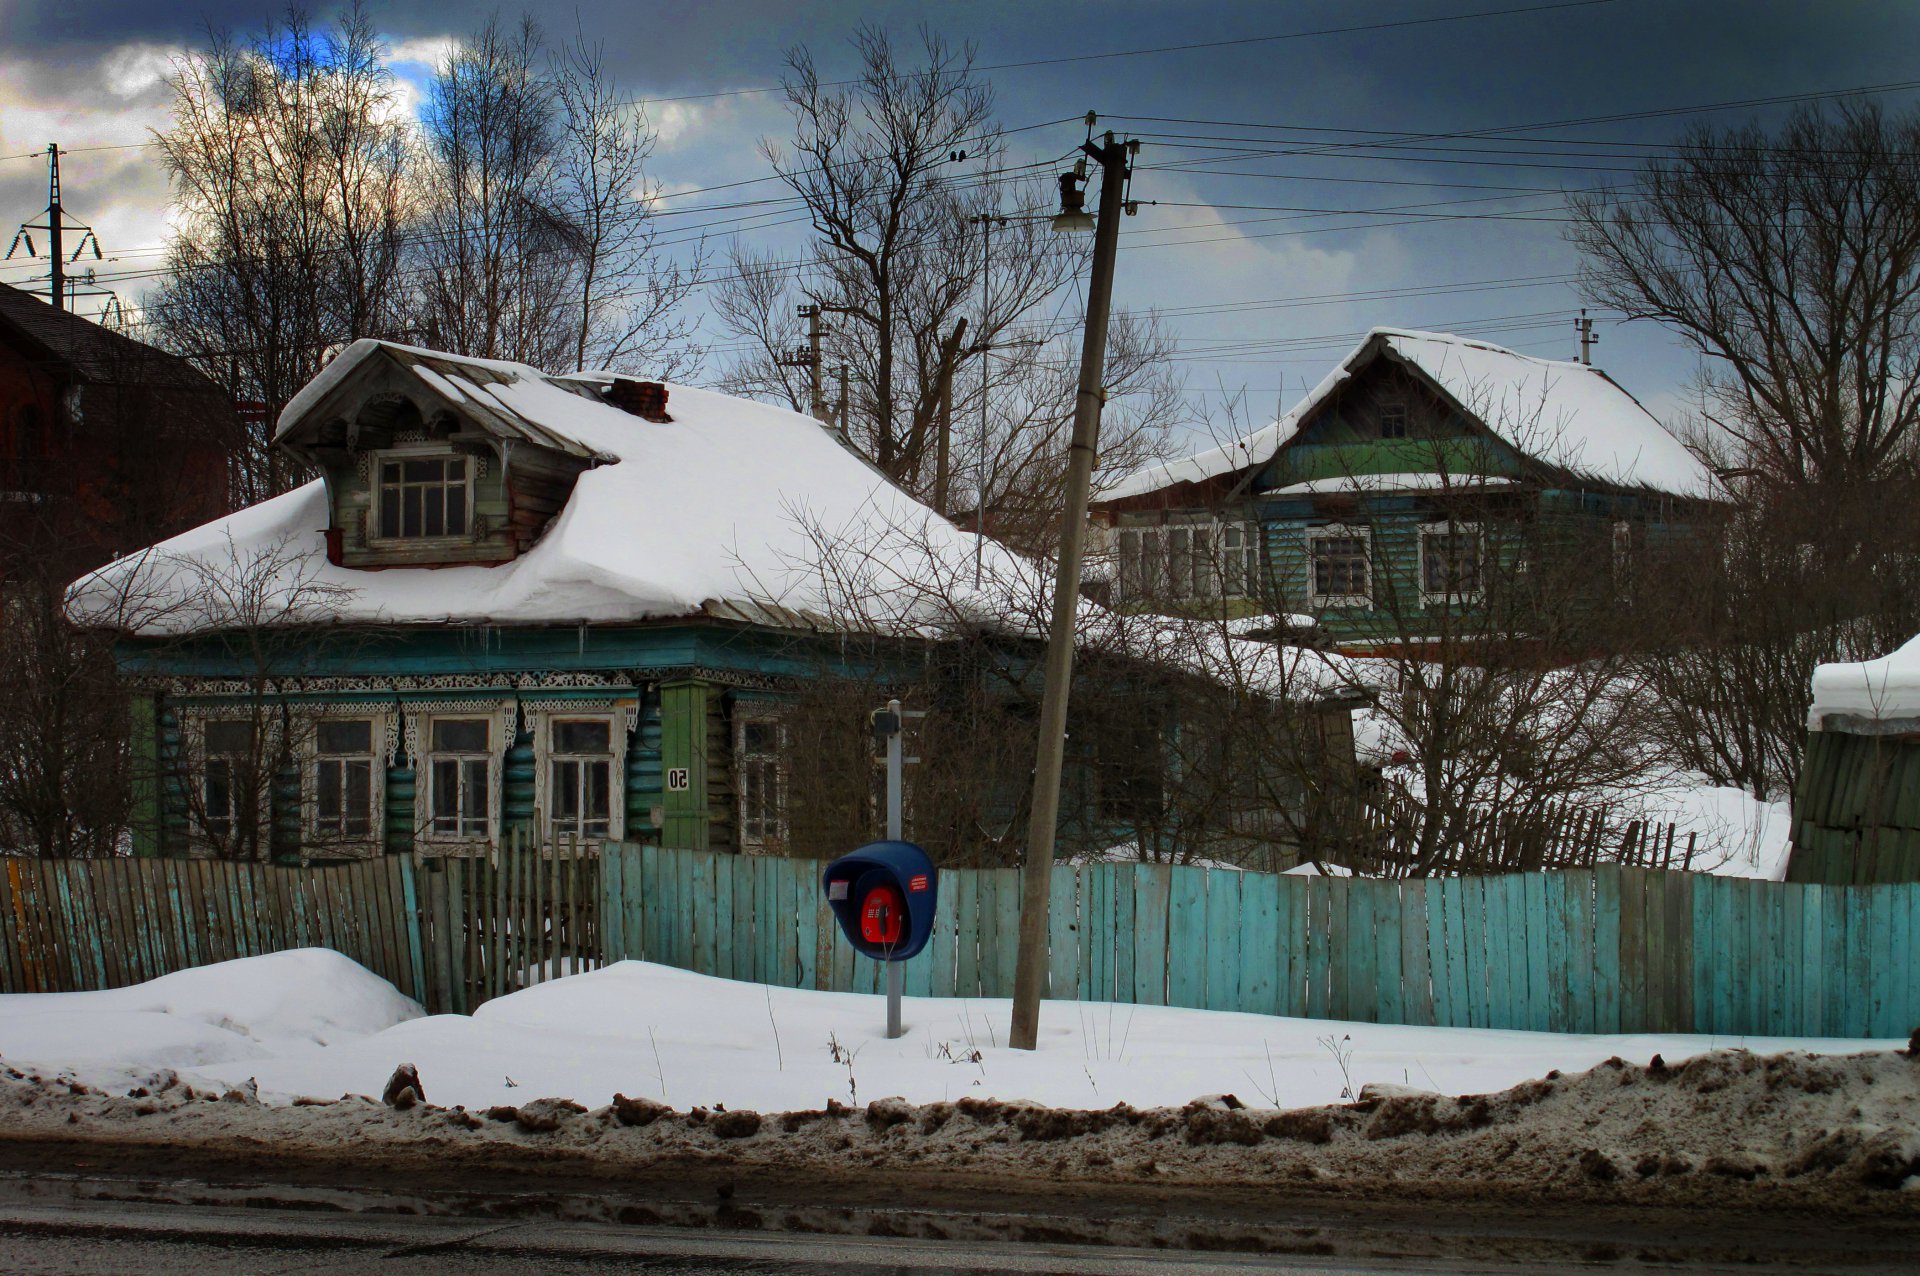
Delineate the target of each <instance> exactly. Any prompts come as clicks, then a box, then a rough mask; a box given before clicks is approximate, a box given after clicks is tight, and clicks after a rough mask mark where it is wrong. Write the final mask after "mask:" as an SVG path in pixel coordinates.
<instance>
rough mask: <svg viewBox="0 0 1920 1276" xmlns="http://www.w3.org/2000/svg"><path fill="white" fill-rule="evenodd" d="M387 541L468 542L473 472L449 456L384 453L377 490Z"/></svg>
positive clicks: (379, 520)
mask: <svg viewBox="0 0 1920 1276" xmlns="http://www.w3.org/2000/svg"><path fill="white" fill-rule="evenodd" d="M376 489H377V496H376V498H375V500H376V509H375V514H376V519H377V521H376V522H375V524H374V525H375V526H376V527H378V528H379V529H380V530H379V538H380V539H381V540H420V539H427V538H434V537H445V536H465V535H467V533H468V530H469V522H470V519H471V517H472V509H473V466H472V465H471V463H470V462H469V460H468V458H467V457H464V456H455V455H451V454H448V453H444V452H437V453H431V454H426V453H415V454H408V453H399V454H395V453H391V452H389V453H384V454H382V455H381V457H380V460H379V482H378V483H377V484H376Z"/></svg>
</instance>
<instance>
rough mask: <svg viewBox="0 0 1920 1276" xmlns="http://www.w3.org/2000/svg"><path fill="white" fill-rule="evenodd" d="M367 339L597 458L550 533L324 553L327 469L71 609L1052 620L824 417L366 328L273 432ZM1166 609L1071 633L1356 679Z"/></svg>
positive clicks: (219, 625)
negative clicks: (347, 558) (625, 395)
mask: <svg viewBox="0 0 1920 1276" xmlns="http://www.w3.org/2000/svg"><path fill="white" fill-rule="evenodd" d="M382 350H386V351H390V352H395V353H397V354H399V355H401V356H402V357H401V359H400V363H401V366H403V367H405V368H407V369H409V370H410V371H412V372H413V373H414V375H416V376H418V377H419V378H420V379H421V380H422V381H423V383H425V384H429V385H435V386H436V388H439V387H438V385H436V381H438V380H450V381H453V382H455V389H456V391H457V392H458V393H459V394H462V395H484V396H486V398H487V399H488V401H489V402H491V403H494V404H497V405H498V406H499V410H500V411H501V412H505V413H510V414H512V415H513V416H514V417H515V418H516V419H517V420H519V421H521V422H523V423H525V425H526V426H527V427H528V428H535V429H538V430H540V431H542V432H548V433H553V434H556V435H560V436H564V438H565V439H566V440H568V441H569V442H570V443H571V444H573V445H574V446H575V447H576V448H578V449H583V450H585V451H587V452H590V453H592V454H594V455H598V456H605V457H609V458H612V463H610V464H603V465H600V466H597V467H595V468H591V469H588V470H586V471H584V472H583V473H581V475H580V476H579V479H578V481H577V482H576V484H575V487H574V490H573V494H572V496H571V497H570V498H569V499H568V501H567V504H566V506H565V508H564V509H562V510H561V512H560V513H559V514H558V515H557V516H556V517H555V518H554V520H553V523H552V524H551V525H550V526H549V527H548V529H547V531H546V533H545V534H544V535H543V536H541V538H540V539H539V540H538V541H537V542H535V543H534V545H533V546H532V547H531V548H530V549H528V550H527V551H526V552H525V553H523V554H521V555H520V556H519V557H518V558H516V559H514V560H513V561H512V562H509V563H505V564H502V565H500V566H497V567H479V566H460V567H438V568H427V567H392V568H386V569H383V570H380V571H365V570H357V569H354V568H349V567H341V566H336V565H334V564H333V563H330V562H329V561H328V560H327V554H326V542H325V537H324V529H326V528H327V526H328V525H329V523H330V522H331V516H330V511H329V508H328V503H327V493H326V487H325V484H324V483H323V482H322V481H320V480H315V481H314V482H311V483H308V484H307V485H305V486H304V487H300V488H297V489H295V490H294V491H291V492H287V493H285V494H284V495H281V496H277V497H274V498H273V499H271V500H268V501H264V502H262V503H260V504H258V505H254V506H251V507H249V508H247V509H243V510H240V511H239V512H237V513H235V514H231V515H228V516H227V517H225V518H221V519H217V520H215V521H214V522H211V523H208V524H206V525H204V526H202V527H199V528H196V529H194V530H193V531H190V532H187V533H185V534H183V535H180V536H176V537H174V538H173V539H171V540H168V541H163V542H162V543H160V544H159V545H156V546H153V547H152V548H150V549H147V550H144V551H142V552H140V553H138V554H135V555H131V556H129V557H126V558H122V559H120V560H118V561H116V562H113V563H110V564H108V565H107V566H105V567H103V568H101V569H100V570H99V571H97V572H95V573H93V574H91V575H89V576H86V577H83V578H82V579H81V580H79V581H77V582H76V583H75V584H74V585H73V587H72V588H71V589H70V590H69V591H68V599H67V607H68V612H69V614H70V615H71V616H72V617H73V618H74V620H75V621H77V622H78V623H81V624H90V625H96V626H99V627H103V628H115V629H120V630H122V631H123V632H129V633H134V634H139V635H143V636H155V637H158V636H168V635H178V634H184V633H193V632H202V631H212V630H219V629H235V628H240V627H243V626H250V625H253V624H277V625H295V624H321V623H325V624H456V625H478V624H503V625H506V624H581V623H633V622H639V621H645V620H656V619H669V618H675V617H686V616H695V615H704V616H709V617H719V618H722V619H728V620H741V621H748V622H753V623H760V624H767V625H773V626H776V627H784V628H813V629H825V630H836V631H860V632H874V633H883V634H904V633H915V634H920V635H925V636H934V635H939V634H944V633H951V632H956V631H960V630H963V629H966V628H968V627H974V628H980V627H986V628H991V629H994V630H996V631H999V632H1007V633H1020V634H1025V635H1027V636H1035V637H1037V636H1039V635H1042V634H1044V633H1045V629H1046V623H1047V622H1046V617H1047V615H1048V612H1049V607H1050V601H1049V600H1050V598H1051V588H1052V579H1053V577H1052V572H1051V570H1050V569H1049V568H1047V567H1046V566H1045V565H1043V564H1040V563H1037V562H1035V561H1033V560H1031V559H1028V558H1025V557H1023V556H1021V555H1017V554H1014V553H1012V552H1010V551H1008V550H1007V549H1005V548H1003V547H1002V546H1000V545H998V544H996V543H994V542H993V541H991V540H988V539H985V538H982V537H977V536H975V535H973V534H971V533H967V532H963V531H961V530H960V529H959V528H957V527H955V526H954V525H953V524H952V523H950V522H948V521H947V520H946V519H944V518H942V517H941V516H940V515H938V514H936V513H935V512H934V511H933V510H931V509H929V508H928V507H926V506H924V505H922V504H920V503H919V502H918V501H916V500H914V499H913V498H912V497H910V496H908V495H907V494H906V493H905V492H903V491H901V490H900V489H899V488H897V487H895V486H894V485H893V484H892V483H891V482H889V481H888V480H887V479H886V478H885V477H884V476H883V475H882V474H881V473H880V472H879V471H878V470H876V469H875V468H874V467H872V466H871V465H869V464H867V463H866V462H865V461H864V460H862V459H861V458H859V457H858V456H856V455H854V454H853V453H852V452H851V451H849V450H848V449H847V448H846V447H845V446H844V445H843V444H842V443H840V442H839V440H837V439H836V438H835V437H834V436H833V435H831V434H829V433H828V432H827V431H826V430H823V429H822V428H821V427H820V424H819V422H817V421H815V420H813V419H812V418H811V417H804V416H800V415H799V414H797V413H794V412H790V411H787V410H786V409H784V408H777V407H771V406H769V405H766V404H762V403H754V402H750V401H748V400H745V399H738V398H734V397H732V396H731V395H725V394H719V393H716V392H714V391H711V390H700V389H695V388H693V387H691V386H671V387H669V396H668V404H667V410H668V412H669V414H670V415H671V416H672V418H673V419H672V421H671V422H668V423H661V422H654V421H647V420H643V419H642V418H640V417H637V416H633V415H631V414H629V413H627V412H624V411H622V410H620V409H619V408H616V407H614V406H612V405H611V404H608V403H606V402H604V401H602V400H600V399H599V398H598V396H589V395H583V394H582V393H581V389H580V386H581V382H582V381H583V380H592V378H582V377H580V376H578V375H572V374H570V375H569V376H567V377H549V376H548V375H546V374H544V373H542V372H539V371H538V370H536V369H534V368H530V367H527V366H525V365H522V364H514V363H503V362H500V361H497V360H478V359H472V360H469V359H461V358H457V357H455V356H451V355H444V354H439V353H437V352H433V351H419V350H415V349H414V348H412V347H395V346H392V345H390V344H389V343H384V342H373V341H361V342H356V343H354V345H353V346H351V347H349V348H348V349H347V350H346V351H345V352H343V353H342V354H341V355H340V356H339V357H338V358H337V359H335V360H334V362H333V363H332V364H329V365H328V367H327V368H326V369H324V370H323V371H322V372H321V374H320V375H319V376H318V377H316V378H315V380H314V382H313V383H312V384H310V385H309V386H307V387H306V388H305V389H303V390H302V391H301V392H300V394H298V395H297V396H295V398H294V400H293V402H292V403H291V404H290V405H289V406H288V409H287V411H286V412H285V413H283V414H282V416H281V419H280V423H279V431H278V433H279V434H282V435H284V434H286V433H287V432H288V431H289V430H290V429H295V428H297V427H298V426H299V425H300V423H301V421H302V416H301V414H302V413H303V412H308V411H311V410H312V409H313V408H314V407H315V406H317V405H318V404H319V403H320V402H321V400H322V399H323V398H324V396H325V395H326V394H327V392H328V391H330V390H331V389H332V388H333V387H335V386H337V385H339V384H340V383H341V381H342V380H343V378H345V377H346V376H347V375H348V374H349V373H350V372H351V370H352V369H353V368H355V367H358V366H360V365H361V364H363V363H365V362H366V361H367V360H368V359H369V358H371V357H372V356H373V355H374V354H375V353H377V352H379V351H382ZM441 392H442V393H445V390H444V389H443V390H441ZM449 397H451V396H449ZM1172 623H1174V622H1164V623H1162V622H1160V621H1157V620H1156V621H1154V622H1146V621H1142V620H1139V619H1136V618H1128V617H1121V616H1118V615H1116V614H1115V613H1112V612H1109V611H1107V610H1106V609H1105V608H1102V607H1099V606H1098V605H1097V604H1094V603H1092V602H1090V601H1087V600H1084V599H1083V600H1082V601H1081V604H1080V625H1079V629H1080V634H1079V638H1080V642H1081V643H1082V644H1083V645H1085V646H1088V647H1096V648H1097V647H1105V648H1107V649H1108V650H1116V651H1124V652H1127V653H1129V654H1132V655H1136V656H1139V657H1142V658H1148V659H1160V660H1170V661H1172V662H1173V663H1175V664H1177V665H1179V666H1180V667H1182V668H1185V669H1187V670H1188V671H1189V672H1194V673H1198V674H1201V675H1202V676H1209V677H1231V678H1233V679H1234V680H1235V685H1241V686H1249V687H1254V688H1264V689H1267V690H1269V691H1271V692H1272V693H1274V694H1276V695H1281V696H1289V697H1291V696H1300V697H1303V698H1317V697H1319V696H1322V695H1325V694H1328V692H1329V690H1331V689H1336V688H1339V687H1342V686H1350V685H1355V684H1357V683H1359V682H1360V681H1361V679H1360V677H1359V676H1358V675H1357V674H1356V673H1355V671H1354V669H1353V668H1349V667H1348V665H1347V664H1346V663H1344V662H1343V661H1342V659H1341V658H1340V657H1337V656H1325V655H1322V654H1320V653H1297V654H1288V653H1289V652H1290V651H1291V649H1276V648H1273V647H1272V646H1271V645H1270V644H1266V643H1258V642H1245V641H1241V640H1239V639H1237V638H1233V637H1231V636H1229V635H1225V634H1214V633H1209V632H1208V631H1207V630H1206V628H1205V626H1202V625H1193V624H1189V625H1188V626H1187V627H1186V628H1185V629H1181V630H1180V631H1179V632H1174V631H1172V630H1169V629H1168V627H1167V626H1168V625H1169V624H1172ZM1249 671H1250V673H1249Z"/></svg>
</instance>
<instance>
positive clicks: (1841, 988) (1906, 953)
mask: <svg viewBox="0 0 1920 1276" xmlns="http://www.w3.org/2000/svg"><path fill="white" fill-rule="evenodd" d="M821 867H822V864H821V863H820V862H818V861H813V860H780V859H764V858H757V857H748V856H734V855H724V854H714V853H704V852H696V851H661V850H656V849H654V848H651V847H637V846H625V847H614V846H609V847H608V848H607V850H606V853H605V855H604V856H603V858H602V860H601V868H602V871H603V873H604V874H605V883H606V884H605V900H604V903H603V906H602V914H601V919H602V924H603V927H604V940H605V945H606V956H607V958H608V959H609V960H618V959H619V958H622V957H636V958H640V957H644V958H645V959H647V960H651V961H658V962H664V963H666V964H668V965H673V966H681V967H684V968H686V969H689V970H695V971H699V972H702V973H705V974H711V975H719V976H721V977H723V978H732V979H749V980H756V981H761V982H766V983H773V984H778V985H782V986H786V987H798V988H819V989H831V990H836V991H851V992H876V991H879V990H880V977H879V974H878V971H879V967H878V963H875V962H871V961H865V960H862V959H858V958H856V957H855V956H854V954H853V952H852V950H851V948H850V947H849V946H848V945H847V943H846V941H845V939H844V938H843V937H842V936H841V935H840V933H839V930H838V928H837V927H836V926H835V925H834V924H833V921H832V916H831V914H830V913H829V912H828V910H827V909H826V906H825V905H824V904H823V903H822V902H821V898H820V887H819V880H820V879H819V872H820V869H821ZM1051 889H1052V898H1051V900H1050V917H1051V925H1052V933H1051V937H1050V944H1049V948H1050V965H1051V969H1050V972H1049V983H1050V992H1049V995H1050V996H1053V997H1056V998H1064V999H1077V1000H1082V1001H1119V1002H1134V1003H1138V1004H1142V1005H1176V1006H1197V1007H1205V1008H1208V1009H1214V1010H1238V1011H1249V1012H1252V1013H1256V1014H1273V1015H1293V1016H1303V1017H1307V1018H1315V1019H1355V1020H1362V1021H1370V1022H1380V1023H1405V1024H1431V1025H1439V1026H1452V1027H1463V1028H1464V1027H1473V1028H1517V1029H1531V1030H1535V1031H1542V1032H1582V1033H1600V1032H1700V1033H1715V1034H1720V1035H1723V1036H1750V1035H1751V1036H1759V1035H1772V1036H1837V1037H1867V1036H1873V1037H1896V1036H1897V1037H1905V1036H1906V1035H1907V1034H1908V1033H1909V1032H1910V1031H1911V1030H1912V1029H1913V1028H1914V1026H1915V1025H1916V1024H1920V970H1916V969H1915V967H1914V962H1913V961H1912V953H1913V941H1914V939H1915V937H1916V936H1920V886H1875V887H1833V886H1816V885H1797V884H1784V885H1783V884H1780V883H1773V882H1754V881H1745V880H1740V879H1735V878H1718V877H1709V876H1705V875H1702V874H1693V873H1680V872H1667V871H1661V870H1655V869H1641V868H1627V867H1622V866H1618V865H1611V864H1602V865H1600V866H1598V867H1596V868H1593V869H1575V870H1568V871H1562V872H1547V873H1524V874H1509V875H1504V876H1475V877H1453V878H1434V879H1425V880H1408V881H1381V880H1375V879H1361V878H1322V877H1290V876H1276V875H1274V874H1269V873H1241V872H1234V871H1231V870H1220V869H1213V870H1208V869H1199V868H1185V867H1174V866H1169V865H1164V864H1093V865H1086V866H1082V867H1071V866H1062V867H1060V868H1057V869H1055V870H1054V874H1053V881H1052V887H1051ZM1020 891H1021V886H1020V876H1019V874H1018V872H1017V871H1015V870H1012V869H998V870H962V871H957V872H947V873H943V874H942V875H941V881H940V901H939V910H938V914H937V920H936V929H935V933H934V937H933V940H932V942H931V944H929V946H928V949H927V951H926V952H924V953H923V954H922V955H920V956H919V957H916V958H914V959H913V960H912V961H910V962H908V963H907V969H906V976H907V978H906V987H907V992H908V994H909V995H910V996H933V997H1006V996H1010V995H1011V994H1012V990H1013V968H1014V951H1015V944H1016V935H1017V933H1018V918H1019V911H1020Z"/></svg>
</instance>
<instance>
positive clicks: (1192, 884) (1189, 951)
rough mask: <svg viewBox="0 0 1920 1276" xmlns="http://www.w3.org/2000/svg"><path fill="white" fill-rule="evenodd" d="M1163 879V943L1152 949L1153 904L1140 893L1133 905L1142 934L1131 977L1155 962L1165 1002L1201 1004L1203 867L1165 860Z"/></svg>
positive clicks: (1204, 926)
mask: <svg viewBox="0 0 1920 1276" xmlns="http://www.w3.org/2000/svg"><path fill="white" fill-rule="evenodd" d="M1156 867H1158V866H1156ZM1164 880H1165V881H1166V890H1167V895H1166V900H1167V902H1166V904H1165V905H1164V907H1165V911H1166V918H1167V927H1166V947H1165V949H1164V950H1162V951H1159V952H1155V951H1154V947H1153V939H1154V935H1155V934H1156V933H1157V932H1158V931H1159V927H1158V926H1155V925H1153V924H1152V922H1151V921H1150V920H1149V919H1151V918H1153V917H1154V916H1155V914H1156V909H1155V907H1154V902H1153V901H1152V900H1151V899H1150V898H1145V897H1143V898H1141V899H1140V900H1138V901H1137V902H1136V905H1135V907H1136V908H1137V909H1138V910H1139V911H1138V914H1137V915H1138V917H1139V919H1140V928H1141V939H1142V940H1143V941H1145V942H1144V943H1143V944H1142V946H1141V952H1140V956H1139V958H1138V959H1137V960H1138V965H1137V966H1136V967H1135V969H1134V978H1135V979H1136V980H1139V979H1140V978H1141V977H1142V976H1143V974H1144V973H1145V972H1147V971H1148V970H1150V969H1152V968H1155V967H1159V968H1161V969H1163V970H1164V971H1165V974H1166V989H1167V993H1166V998H1167V999H1166V1004H1167V1005H1169V1006H1195V1007H1203V1006H1205V1005H1206V1002H1207V940H1208V933H1207V932H1208V929H1209V927H1208V922H1209V921H1210V920H1211V919H1210V918H1209V917H1208V916H1207V888H1208V886H1209V885H1211V883H1209V882H1208V881H1207V870H1206V869H1204V868H1193V867H1191V866H1187V865H1170V866H1168V867H1167V869H1166V877H1165V879H1164ZM1150 1004H1158V1003H1157V1002H1155V1003H1150Z"/></svg>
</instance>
